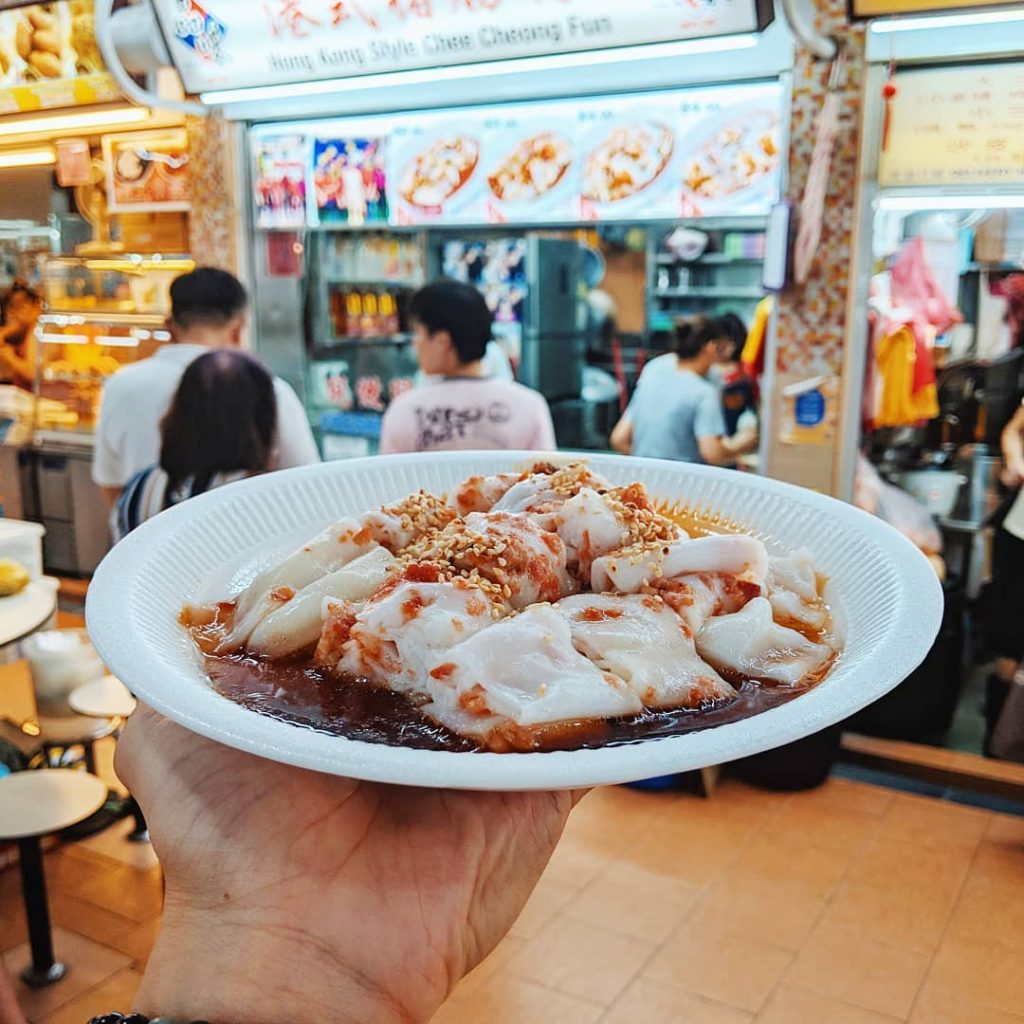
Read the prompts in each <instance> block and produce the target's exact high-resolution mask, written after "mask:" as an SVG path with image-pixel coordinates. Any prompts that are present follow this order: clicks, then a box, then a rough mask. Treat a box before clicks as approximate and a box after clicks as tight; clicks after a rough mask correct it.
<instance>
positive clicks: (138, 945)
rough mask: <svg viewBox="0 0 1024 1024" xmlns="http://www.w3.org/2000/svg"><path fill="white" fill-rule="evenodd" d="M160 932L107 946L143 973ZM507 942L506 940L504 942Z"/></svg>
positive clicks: (150, 930)
mask: <svg viewBox="0 0 1024 1024" xmlns="http://www.w3.org/2000/svg"><path fill="white" fill-rule="evenodd" d="M159 931H160V918H159V917H154V918H153V919H152V920H150V921H143V923H142V924H137V925H133V926H132V927H131V928H130V929H129V930H128V931H126V932H122V934H120V935H117V936H115V937H114V938H113V939H111V940H110V942H109V943H107V945H109V946H110V948H111V949H116V950H117V951H118V952H119V953H124V954H125V955H126V956H130V957H131V958H132V962H133V963H134V964H135V967H136V968H137V969H138V970H140V971H144V970H145V969H146V964H147V963H148V962H149V954H150V953H151V952H152V949H153V944H154V943H155V942H156V937H157V934H158V933H159ZM506 941H507V940H506Z"/></svg>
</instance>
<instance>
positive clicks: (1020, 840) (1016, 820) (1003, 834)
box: [985, 814, 1024, 850]
mask: <svg viewBox="0 0 1024 1024" xmlns="http://www.w3.org/2000/svg"><path fill="white" fill-rule="evenodd" d="M985 838H986V839H987V840H988V841H989V842H990V843H1003V844H1005V845H1007V846H1012V847H1014V848H1016V849H1018V850H1024V818H1020V817H1017V816H1016V815H1012V814H993V815H992V820H991V821H990V822H989V823H988V830H987V831H986V832H985Z"/></svg>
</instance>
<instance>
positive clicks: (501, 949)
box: [452, 935, 526, 999]
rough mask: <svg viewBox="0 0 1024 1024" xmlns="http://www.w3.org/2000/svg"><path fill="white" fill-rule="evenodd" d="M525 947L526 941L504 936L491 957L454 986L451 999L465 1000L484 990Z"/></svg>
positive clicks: (512, 936) (513, 936)
mask: <svg viewBox="0 0 1024 1024" xmlns="http://www.w3.org/2000/svg"><path fill="white" fill-rule="evenodd" d="M525 945H526V939H520V938H517V937H516V936H515V935H506V936H505V938H504V939H502V940H501V942H499V943H498V945H497V946H496V947H495V949H494V950H493V951H492V953H491V955H490V956H489V957H487V959H486V960H484V962H483V963H481V964H477V966H476V967H475V968H474V969H473V970H472V971H470V972H469V974H467V975H466V977H465V978H463V979H462V981H460V982H459V984H458V985H457V986H456V989H455V991H454V992H453V993H452V996H453V997H458V998H459V999H467V998H469V997H470V996H474V995H476V994H477V993H478V992H480V990H481V989H484V988H486V987H487V986H488V985H490V984H491V982H492V981H493V980H494V978H495V977H496V976H497V975H498V974H499V973H500V972H501V971H503V970H504V969H505V967H506V966H507V965H508V962H509V961H510V960H511V959H512V958H513V957H514V956H515V955H516V954H517V953H518V952H519V951H520V950H521V949H522V948H523V946H525Z"/></svg>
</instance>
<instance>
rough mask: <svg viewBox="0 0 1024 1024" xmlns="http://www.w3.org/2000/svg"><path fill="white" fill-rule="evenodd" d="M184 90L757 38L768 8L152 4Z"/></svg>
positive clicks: (634, 2)
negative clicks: (709, 39)
mask: <svg viewBox="0 0 1024 1024" xmlns="http://www.w3.org/2000/svg"><path fill="white" fill-rule="evenodd" d="M154 6H155V8H156V11H157V15H158V16H159V19H160V22H161V25H162V26H163V29H164V34H165V35H166V37H167V38H168V40H169V41H170V43H171V56H172V59H173V60H174V62H175V64H176V65H177V67H178V70H179V72H180V73H181V76H182V80H183V81H184V83H185V86H186V88H188V89H189V90H190V91H191V92H205V91H208V90H212V89H238V88H245V87H249V86H259V85H274V84H285V83H289V82H302V81H317V80H322V79H330V78H344V77H348V76H353V75H366V74H375V73H378V72H382V71H406V70H410V69H413V68H426V67H442V66H452V65H459V64H473V63H478V62H481V61H496V60H513V59H516V58H521V57H534V56H540V55H547V54H563V53H577V52H581V51H588V50H602V49H608V48H610V47H619V46H634V45H642V44H647V43H660V42H667V41H673V40H680V39H699V38H706V37H708V36H718V35H730V34H734V33H738V32H753V31H757V30H758V29H760V28H763V27H764V26H765V25H767V24H768V23H769V22H770V21H771V20H772V17H773V15H772V4H771V3H770V0H629V2H628V3H625V2H623V0H263V2H262V3H261V4H259V5H258V6H257V5H254V4H253V3H252V2H251V0H154Z"/></svg>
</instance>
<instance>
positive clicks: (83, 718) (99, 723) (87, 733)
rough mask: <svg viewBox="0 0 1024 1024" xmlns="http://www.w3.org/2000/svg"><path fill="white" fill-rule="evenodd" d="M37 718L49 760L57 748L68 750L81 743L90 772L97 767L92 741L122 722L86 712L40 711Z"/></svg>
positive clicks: (104, 736) (114, 729) (105, 735)
mask: <svg viewBox="0 0 1024 1024" xmlns="http://www.w3.org/2000/svg"><path fill="white" fill-rule="evenodd" d="M36 722H37V723H38V726H39V745H40V746H41V747H42V748H43V752H44V754H45V756H46V759H47V764H50V763H51V761H50V758H51V757H52V755H53V753H54V751H63V752H64V753H65V754H66V752H67V751H68V749H69V748H71V747H81V748H82V749H83V750H84V751H85V767H86V769H87V770H88V771H89V772H91V773H95V771H96V761H95V758H94V755H93V744H94V743H95V742H96V741H97V740H102V739H106V738H107V737H108V736H112V735H113V734H114V733H115V732H116V731H117V727H118V724H119V723H118V721H117V720H116V719H110V718H104V719H102V720H101V719H97V718H92V717H89V716H87V715H37V716H36ZM63 759H64V757H63V755H62V756H61V760H63ZM62 767H63V765H62Z"/></svg>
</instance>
